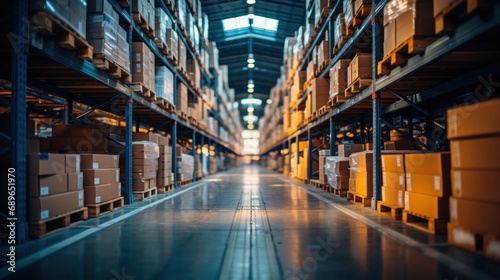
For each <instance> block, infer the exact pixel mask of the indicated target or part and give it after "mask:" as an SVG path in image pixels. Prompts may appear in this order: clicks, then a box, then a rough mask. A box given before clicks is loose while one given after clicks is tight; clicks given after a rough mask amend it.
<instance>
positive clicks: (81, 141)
mask: <svg viewBox="0 0 500 280" xmlns="http://www.w3.org/2000/svg"><path fill="white" fill-rule="evenodd" d="M52 146H53V144H52V143H51V147H52ZM70 147H71V149H67V151H69V152H71V153H77V154H85V153H107V152H108V140H107V139H106V138H98V139H93V138H76V137H74V138H71V145H70Z"/></svg>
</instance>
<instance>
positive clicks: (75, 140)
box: [41, 124, 109, 154]
mask: <svg viewBox="0 0 500 280" xmlns="http://www.w3.org/2000/svg"><path fill="white" fill-rule="evenodd" d="M108 135H109V126H106V125H93V124H80V125H76V124H70V125H54V126H52V137H51V138H47V139H44V140H43V141H42V143H41V150H42V151H47V150H48V151H51V152H61V153H77V154H81V153H103V154H106V153H108V140H107V137H108Z"/></svg>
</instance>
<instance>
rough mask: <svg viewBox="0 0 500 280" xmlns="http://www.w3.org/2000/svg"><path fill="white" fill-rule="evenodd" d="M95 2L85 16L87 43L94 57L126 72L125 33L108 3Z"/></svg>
mask: <svg viewBox="0 0 500 280" xmlns="http://www.w3.org/2000/svg"><path fill="white" fill-rule="evenodd" d="M77 2H78V1H77ZM96 2H100V3H98V4H96V5H95V6H94V7H95V8H96V9H94V10H89V13H88V15H87V31H86V32H87V41H88V42H89V43H90V44H91V45H92V46H93V47H94V50H93V51H94V56H96V55H100V56H104V57H105V58H106V59H108V60H109V61H112V62H113V63H116V64H117V65H118V66H120V67H121V68H123V69H124V70H126V71H127V72H128V71H129V69H130V53H129V44H128V41H127V33H126V32H125V30H124V29H123V28H122V27H121V26H120V24H119V22H120V21H119V17H118V13H117V12H115V10H114V9H113V7H112V6H111V4H110V3H109V2H108V1H105V0H102V1H99V0H97V1H96ZM90 7H91V6H89V8H90Z"/></svg>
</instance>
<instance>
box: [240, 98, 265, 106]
mask: <svg viewBox="0 0 500 280" xmlns="http://www.w3.org/2000/svg"><path fill="white" fill-rule="evenodd" d="M240 102H241V105H256V106H260V105H262V100H260V99H257V98H244V99H241V100H240Z"/></svg>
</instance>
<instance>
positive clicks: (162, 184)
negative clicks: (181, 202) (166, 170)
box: [156, 176, 174, 187]
mask: <svg viewBox="0 0 500 280" xmlns="http://www.w3.org/2000/svg"><path fill="white" fill-rule="evenodd" d="M156 181H157V186H158V187H166V186H168V185H171V184H173V183H174V182H173V181H172V180H171V179H170V176H168V177H165V178H162V177H158V178H157V180H156Z"/></svg>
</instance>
